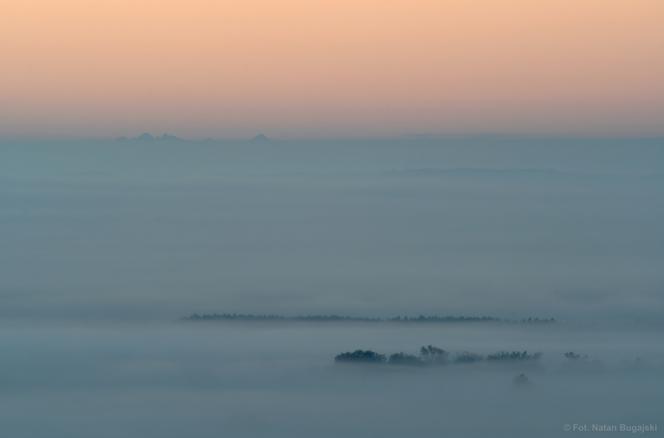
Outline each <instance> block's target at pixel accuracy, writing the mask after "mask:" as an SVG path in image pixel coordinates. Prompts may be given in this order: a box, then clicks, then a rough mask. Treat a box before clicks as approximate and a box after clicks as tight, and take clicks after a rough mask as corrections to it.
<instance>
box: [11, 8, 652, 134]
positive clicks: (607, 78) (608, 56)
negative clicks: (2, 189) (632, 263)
mask: <svg viewBox="0 0 664 438" xmlns="http://www.w3.org/2000/svg"><path fill="white" fill-rule="evenodd" d="M2 12H3V13H2V16H1V17H0V54H2V57H3V67H2V69H0V137H9V136H32V137H47V136H52V137H96V136H99V137H108V136H119V135H135V134H138V133H140V132H143V131H149V132H153V133H156V134H159V133H162V132H172V133H175V134H177V135H179V136H183V137H194V138H202V137H208V136H209V137H246V136H252V135H254V134H256V133H258V132H264V133H265V134H267V135H268V136H271V137H276V138H298V137H335V136H342V137H344V136H345V137H353V136H395V135H408V134H420V133H423V134H434V135H440V134H458V133H465V134H468V133H469V134H480V133H488V132H490V133H502V134H509V133H520V134H527V135H578V136H660V135H664V81H662V79H661V78H662V77H664V27H663V26H661V23H662V22H663V21H664V3H662V2H660V1H657V0H629V1H628V0H584V1H571V0H542V1H538V2H533V1H527V0H501V1H498V0H483V1H480V2H464V1H442V0H438V1H429V0H422V1H418V2H411V1H406V0H394V1H389V2H385V1H370V0H360V1H349V0H342V1H334V2H332V1H327V0H326V1H319V2H308V1H303V0H285V1H281V2H271V1H265V0H262V1H261V0H247V1H243V2H230V1H207V0H189V1H186V2H185V1H183V0H167V1H159V2H157V1H145V0H138V1H136V0H134V1H129V0H115V1H110V0H105V1H96V2H89V1H83V0H61V1H51V0H32V1H30V0H21V1H19V0H8V1H6V2H4V4H3V11H2Z"/></svg>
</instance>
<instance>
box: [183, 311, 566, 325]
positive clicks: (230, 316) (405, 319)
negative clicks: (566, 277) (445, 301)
mask: <svg viewBox="0 0 664 438" xmlns="http://www.w3.org/2000/svg"><path fill="white" fill-rule="evenodd" d="M182 319H183V320H185V321H311V322H325V321H340V322H344V321H346V322H354V321H356V322H395V323H416V324H419V323H452V322H500V323H520V324H539V323H554V322H556V320H555V319H554V318H524V319H519V320H512V319H503V318H498V317H494V316H454V315H448V316H436V315H433V316H425V315H419V316H416V317H411V316H395V317H391V318H372V317H366V316H344V315H334V314H332V315H296V316H284V315H275V314H251V313H204V314H199V313H193V314H192V315H190V316H186V317H184V318H182Z"/></svg>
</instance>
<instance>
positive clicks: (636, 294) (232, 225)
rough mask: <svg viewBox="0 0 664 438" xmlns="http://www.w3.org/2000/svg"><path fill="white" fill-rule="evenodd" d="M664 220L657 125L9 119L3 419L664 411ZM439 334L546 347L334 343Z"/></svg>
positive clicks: (3, 203)
mask: <svg viewBox="0 0 664 438" xmlns="http://www.w3.org/2000/svg"><path fill="white" fill-rule="evenodd" d="M662 223H664V144H663V142H662V141H661V140H657V139H636V140H634V139H632V140H629V139H608V140H606V139H605V140H603V139H527V138H495V137H482V138H479V137H478V138H464V139H454V138H448V139H426V138H403V139H398V140H372V141H359V140H348V141H339V140H335V141H332V140H329V141H316V142H313V141H288V142H287V141H272V142H265V143H260V144H257V143H251V142H248V141H208V142H177V141H155V142H139V141H124V142H117V141H81V140H79V141H31V142H28V141H22V140H21V141H18V140H15V141H10V140H1V141H0V248H2V250H1V251H0V346H2V351H3V354H2V360H0V436H3V437H4V436H7V437H11V438H15V437H29V438H33V437H49V438H50V437H63V438H76V437H86V438H87V437H114V438H115V437H132V438H133V437H141V438H143V437H145V438H151V437H160V438H161V437H209V436H223V437H261V436H264V437H305V436H306V437H309V436H311V437H327V436H329V437H332V436H334V437H339V436H347V437H355V436H357V437H397V436H399V437H404V436H418V435H427V436H455V437H456V436H460V437H487V436H500V437H502V436H505V437H517V438H518V437H532V436H542V437H548V436H568V435H569V434H570V433H572V434H574V433H586V432H583V427H584V426H587V427H588V428H592V427H593V425H595V427H602V425H604V426H606V427H610V426H615V427H620V425H621V424H623V425H626V426H630V427H632V426H633V427H637V426H638V425H641V424H658V425H659V431H658V432H657V433H655V435H657V434H661V433H663V432H664V414H663V412H664V411H663V410H662V406H664V383H663V382H664V379H663V378H664V350H663V347H662V346H661V345H662V344H661V337H662V334H663V333H662V332H664V324H662V321H663V319H662V312H663V311H664V293H663V286H664V269H662V267H663V266H664V227H662ZM193 312H198V313H214V312H219V313H223V312H231V313H232V312H239V313H253V314H263V313H271V314H280V315H291V316H296V315H307V314H340V315H349V316H356V317H362V316H367V317H390V316H395V315H407V316H416V315H420V314H424V315H488V316H494V317H499V318H508V319H520V318H527V317H540V318H549V317H555V318H556V320H557V321H558V322H557V323H555V324H491V323H458V324H457V323H454V324H452V323H449V324H395V323H392V324H390V323H350V322H345V323H327V322H321V323H317V324H313V323H304V322H295V321H291V322H288V321H282V322H270V321H258V322H254V323H243V322H237V321H236V322H210V323H207V322H205V323H203V322H201V323H198V322H196V323H194V322H187V321H181V320H180V318H181V317H183V316H187V315H190V314H191V313H193ZM429 344H432V345H435V346H438V347H441V348H444V349H446V350H449V351H452V352H455V351H472V352H477V353H480V354H488V353H491V352H495V351H499V350H509V351H512V350H518V351H522V350H528V351H530V352H541V353H543V356H542V357H541V359H540V360H539V361H535V362H534V363H531V362H528V363H525V362H515V363H492V364H490V363H486V362H482V363H477V364H463V365H462V364H449V365H446V366H440V367H407V366H391V365H367V364H339V363H335V362H334V357H335V355H336V354H338V353H341V352H345V351H353V350H356V349H371V350H374V351H377V352H380V353H383V354H390V353H395V352H405V353H412V354H414V353H417V352H418V350H419V348H420V346H422V345H429ZM568 351H574V352H577V353H579V354H581V355H587V358H583V359H582V360H568V359H566V358H565V357H564V356H563V353H565V352H568ZM521 373H524V374H525V375H526V376H527V378H528V380H529V382H530V384H527V385H515V383H514V379H515V377H516V376H518V375H519V374H521ZM565 425H570V426H569V427H570V428H572V431H571V432H565V427H566V426H565ZM590 432H592V430H591V431H590ZM637 432H638V431H637ZM622 433H625V434H631V432H629V431H626V432H620V431H618V435H619V434H622Z"/></svg>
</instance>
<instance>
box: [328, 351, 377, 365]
mask: <svg viewBox="0 0 664 438" xmlns="http://www.w3.org/2000/svg"><path fill="white" fill-rule="evenodd" d="M334 360H335V361H337V362H359V363H384V362H385V355H384V354H379V353H376V352H375V351H371V350H355V351H353V352H347V353H341V354H338V355H337V356H336V357H335V358H334Z"/></svg>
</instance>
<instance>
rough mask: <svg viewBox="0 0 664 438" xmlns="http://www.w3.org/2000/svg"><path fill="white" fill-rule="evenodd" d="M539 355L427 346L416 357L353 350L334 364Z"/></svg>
mask: <svg viewBox="0 0 664 438" xmlns="http://www.w3.org/2000/svg"><path fill="white" fill-rule="evenodd" d="M541 356H542V354H541V353H528V351H499V352H497V353H493V354H489V355H487V356H486V357H485V356H482V355H481V354H476V353H471V352H468V351H462V352H459V353H456V354H454V355H453V356H452V355H451V354H450V353H449V352H448V351H445V350H443V349H442V348H438V347H434V346H433V345H427V346H424V347H422V348H420V354H419V355H418V356H416V355H413V354H407V353H403V352H402V353H394V354H391V355H390V356H389V357H388V356H386V355H384V354H380V353H376V352H375V351H371V350H355V351H353V352H346V353H341V354H338V355H337V356H336V357H335V358H334V360H335V361H336V362H355V363H388V364H390V365H445V364H447V363H458V364H468V363H474V362H480V361H483V360H486V361H491V362H497V361H504V362H513V361H536V360H538V359H539V358H540V357H541Z"/></svg>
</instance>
